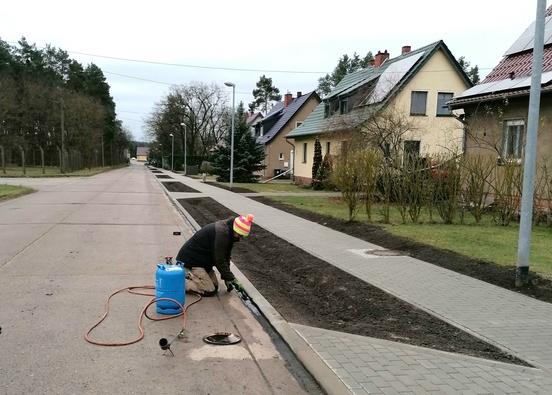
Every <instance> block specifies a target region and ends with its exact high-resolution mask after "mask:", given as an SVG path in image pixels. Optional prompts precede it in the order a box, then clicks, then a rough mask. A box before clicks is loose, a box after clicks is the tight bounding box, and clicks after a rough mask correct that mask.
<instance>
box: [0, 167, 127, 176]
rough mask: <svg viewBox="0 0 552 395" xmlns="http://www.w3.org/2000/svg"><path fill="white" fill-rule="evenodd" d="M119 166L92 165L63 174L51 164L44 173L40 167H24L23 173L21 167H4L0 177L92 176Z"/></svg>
mask: <svg viewBox="0 0 552 395" xmlns="http://www.w3.org/2000/svg"><path fill="white" fill-rule="evenodd" d="M118 167H119V166H114V167H109V166H106V167H93V168H91V169H82V170H77V171H74V172H66V173H65V174H61V172H60V171H59V167H53V166H46V167H44V174H43V173H42V167H27V168H26V169H25V174H23V168H22V167H6V173H4V171H3V169H2V168H0V177H61V176H69V177H81V176H93V175H95V174H99V173H103V172H104V171H108V170H111V169H114V168H118Z"/></svg>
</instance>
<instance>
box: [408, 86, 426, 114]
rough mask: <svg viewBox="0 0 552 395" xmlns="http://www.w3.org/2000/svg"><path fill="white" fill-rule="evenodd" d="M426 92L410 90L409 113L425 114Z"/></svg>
mask: <svg viewBox="0 0 552 395" xmlns="http://www.w3.org/2000/svg"><path fill="white" fill-rule="evenodd" d="M426 107H427V92H421V91H412V95H411V98H410V115H426Z"/></svg>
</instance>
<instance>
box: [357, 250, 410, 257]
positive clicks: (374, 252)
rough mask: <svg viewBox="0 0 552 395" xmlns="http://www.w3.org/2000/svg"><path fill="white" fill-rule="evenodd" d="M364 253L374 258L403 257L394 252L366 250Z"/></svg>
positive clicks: (398, 252) (399, 253)
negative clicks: (374, 256)
mask: <svg viewBox="0 0 552 395" xmlns="http://www.w3.org/2000/svg"><path fill="white" fill-rule="evenodd" d="M366 253H367V254H369V255H376V256H401V255H403V254H402V253H401V252H400V251H395V250H366Z"/></svg>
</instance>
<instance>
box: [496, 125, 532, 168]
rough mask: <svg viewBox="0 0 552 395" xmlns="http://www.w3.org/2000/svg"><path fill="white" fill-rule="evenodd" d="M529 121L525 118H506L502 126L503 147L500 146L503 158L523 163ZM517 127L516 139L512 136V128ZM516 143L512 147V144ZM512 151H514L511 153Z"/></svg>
mask: <svg viewBox="0 0 552 395" xmlns="http://www.w3.org/2000/svg"><path fill="white" fill-rule="evenodd" d="M526 126H527V123H526V121H525V119H524V118H515V119H505V120H504V121H503V126H502V147H501V148H500V155H501V159H502V160H506V161H517V162H519V163H521V158H522V157H523V148H524V147H523V145H524V144H523V143H524V141H525V133H526ZM510 128H512V129H513V128H515V129H517V131H516V134H517V136H516V137H515V141H514V140H513V139H512V138H511V136H510V133H511V129H510ZM512 143H513V144H514V147H510V144H512ZM514 150H515V152H514ZM510 152H512V153H511V154H510Z"/></svg>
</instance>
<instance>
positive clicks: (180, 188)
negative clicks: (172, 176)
mask: <svg viewBox="0 0 552 395" xmlns="http://www.w3.org/2000/svg"><path fill="white" fill-rule="evenodd" d="M162 184H163V186H164V187H165V188H167V190H168V191H169V192H196V193H199V191H198V190H196V189H194V188H191V187H189V186H188V185H184V184H182V183H181V182H178V181H168V182H162Z"/></svg>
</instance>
